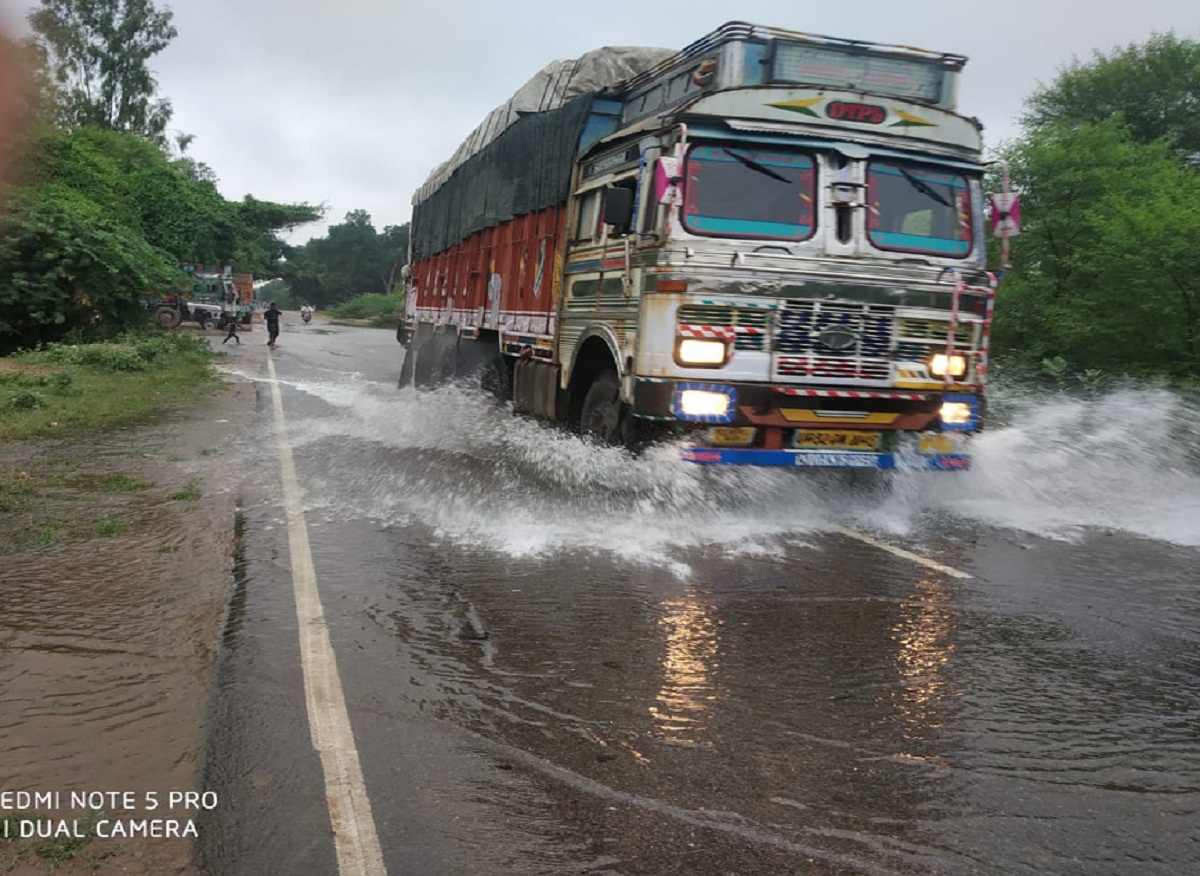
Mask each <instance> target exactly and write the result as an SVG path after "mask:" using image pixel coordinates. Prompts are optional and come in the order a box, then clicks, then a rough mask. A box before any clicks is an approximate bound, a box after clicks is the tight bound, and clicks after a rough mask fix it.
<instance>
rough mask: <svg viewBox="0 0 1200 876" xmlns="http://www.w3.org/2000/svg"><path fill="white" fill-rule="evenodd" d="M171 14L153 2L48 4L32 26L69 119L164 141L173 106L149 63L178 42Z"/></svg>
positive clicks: (53, 0) (33, 16) (61, 0)
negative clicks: (159, 94)
mask: <svg viewBox="0 0 1200 876" xmlns="http://www.w3.org/2000/svg"><path fill="white" fill-rule="evenodd" d="M172 15H173V13H172V12H171V10H170V9H158V8H157V7H156V6H155V5H154V3H153V0H41V7H40V8H39V9H37V10H36V11H34V12H32V13H30V15H29V23H30V25H31V26H32V27H33V30H34V32H35V33H36V34H37V35H38V37H39V38H40V40H41V42H42V43H43V45H44V46H45V47H46V49H47V50H48V52H49V55H50V61H51V67H52V69H53V71H54V75H55V78H56V79H57V81H58V82H59V83H60V85H61V86H62V89H63V94H62V106H61V107H60V111H61V116H62V120H63V122H64V123H66V124H67V125H68V126H72V127H73V126H76V125H94V126H97V127H100V128H106V129H109V130H113V131H126V132H130V133H134V134H140V135H142V136H145V137H150V138H153V139H154V140H156V141H158V142H162V140H163V136H164V132H165V130H166V127H167V123H168V122H169V121H170V118H171V103H170V101H168V100H165V99H160V98H156V97H155V92H156V91H157V88H158V83H157V82H156V81H155V79H154V76H153V75H152V74H151V73H150V70H149V69H148V68H147V66H146V64H147V62H148V61H149V60H150V59H151V58H152V57H154V56H155V55H156V54H158V53H159V52H161V51H162V50H163V49H165V48H166V47H167V45H169V44H170V42H171V40H172V39H174V38H175V36H176V33H177V31H176V30H175V27H174V26H173V25H172V24H171V18H172Z"/></svg>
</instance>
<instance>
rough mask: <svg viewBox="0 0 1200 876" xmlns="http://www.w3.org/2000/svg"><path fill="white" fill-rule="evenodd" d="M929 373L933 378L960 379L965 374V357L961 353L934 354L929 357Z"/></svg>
mask: <svg viewBox="0 0 1200 876" xmlns="http://www.w3.org/2000/svg"><path fill="white" fill-rule="evenodd" d="M929 373H930V374H932V375H933V376H934V377H945V376H946V375H947V374H949V375H950V376H951V377H962V376H963V375H964V374H966V373H967V357H966V356H964V355H962V354H961V353H951V354H950V355H948V356H947V355H946V354H945V353H934V354H933V355H932V356H930V357H929Z"/></svg>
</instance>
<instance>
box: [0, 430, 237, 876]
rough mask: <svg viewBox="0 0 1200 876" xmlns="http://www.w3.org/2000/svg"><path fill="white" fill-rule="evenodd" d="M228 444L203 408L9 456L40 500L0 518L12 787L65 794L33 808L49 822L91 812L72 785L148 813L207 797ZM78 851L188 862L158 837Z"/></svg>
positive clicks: (164, 863) (131, 860)
mask: <svg viewBox="0 0 1200 876" xmlns="http://www.w3.org/2000/svg"><path fill="white" fill-rule="evenodd" d="M228 434H229V428H228V425H227V423H226V421H225V420H217V421H215V422H214V421H213V418H212V414H211V413H208V415H207V416H205V418H204V419H203V420H201V421H199V422H189V421H183V422H179V423H175V424H169V425H164V426H156V427H153V428H144V429H140V430H136V431H130V432H126V433H109V434H106V435H101V436H95V437H93V438H92V439H91V440H90V441H89V442H88V443H87V444H86V446H85V447H82V448H81V446H80V445H78V444H74V443H72V442H42V443H41V444H40V445H34V446H32V448H30V447H23V448H18V449H17V451H16V452H18V453H30V452H32V455H30V456H28V457H27V458H18V457H14V456H11V455H10V456H9V457H8V458H7V459H6V460H5V462H6V463H8V464H9V465H10V466H11V465H13V464H14V463H19V468H20V469H21V470H24V471H26V473H27V474H28V480H27V483H29V484H30V485H32V490H33V491H34V492H35V493H36V494H37V496H38V498H36V499H35V500H33V501H32V502H30V503H29V504H28V505H27V506H24V507H22V506H19V505H18V506H17V507H15V508H9V509H8V510H7V511H6V513H5V515H4V519H3V520H2V521H0V524H2V528H0V533H2V535H0V538H2V539H6V540H7V539H9V538H13V539H14V541H13V542H11V543H5V544H3V545H2V546H0V547H2V549H0V596H2V598H3V611H2V612H0V691H2V692H3V693H2V696H0V788H3V789H4V790H6V791H38V792H45V793H48V794H51V795H57V796H50V797H46V798H43V799H46V800H52V801H56V802H57V805H51V804H46V805H41V806H38V807H37V811H38V815H39V817H41V818H43V819H47V821H45V822H44V823H45V824H50V823H54V824H58V823H59V822H58V821H51V820H54V819H73V818H86V817H87V816H88V815H90V814H91V813H89V812H86V811H82V812H81V811H80V810H78V809H74V808H72V807H71V806H70V803H69V800H70V795H69V792H71V791H80V792H89V793H96V792H105V793H107V792H132V793H133V794H135V795H136V796H135V799H136V801H137V806H136V808H135V809H133V810H125V809H124V808H123V807H122V806H117V807H116V808H114V807H113V806H111V805H106V807H105V808H106V811H107V812H108V815H109V816H110V817H116V818H126V817H127V818H138V819H141V818H146V817H147V813H146V811H145V810H144V809H143V805H142V804H143V802H144V796H143V794H144V793H145V792H151V791H152V792H154V793H156V794H160V795H162V798H163V799H164V800H165V799H166V795H167V794H168V793H169V792H170V791H185V790H194V789H196V788H197V787H198V783H199V778H200V775H199V773H200V769H201V766H202V761H203V756H204V720H205V700H206V697H207V694H208V692H209V690H210V688H211V684H212V678H213V670H214V667H215V663H216V656H217V652H218V641H217V638H216V637H217V635H218V634H219V631H220V627H221V622H222V619H223V617H224V614H225V611H226V604H227V600H228V593H229V541H230V538H229V534H230V531H231V529H232V505H233V503H232V501H231V497H230V496H228V495H226V496H222V495H221V494H220V486H221V484H222V481H223V480H225V478H224V477H220V476H216V475H217V474H218V473H219V472H221V471H222V470H223V461H222V460H221V459H219V458H217V457H204V456H200V451H202V450H205V449H206V448H209V447H212V446H220V445H222V444H224V443H225V442H226V439H227V437H228ZM5 474H6V475H7V474H8V472H5ZM189 488H190V489H192V490H194V491H195V493H194V495H193V494H192V493H190V492H189V493H188V496H189V498H188V499H187V500H186V501H183V500H175V499H172V498H171V496H172V495H173V494H175V493H177V492H179V491H181V490H184V489H189ZM31 526H32V527H34V528H35V529H37V530H38V531H39V532H40V535H41V537H40V539H38V540H36V541H34V542H32V543H31V542H30V540H29V539H28V538H25V537H23V535H22V534H25V535H27V534H28V532H27V531H28V530H29V529H30V527H31ZM14 536H17V537H14ZM122 799H124V798H122ZM159 814H160V815H161V813H159ZM176 817H178V816H176ZM0 852H2V854H3V862H2V863H0V866H7V867H10V868H11V869H10V870H6V872H23V871H21V870H20V866H22V864H19V863H14V861H15V860H16V857H15V856H17V855H18V854H19V852H18V851H14V848H13V846H11V845H8V844H4V848H3V849H0ZM79 854H80V858H79V861H78V862H76V863H77V864H79V865H80V866H84V867H87V866H89V864H88V862H89V861H98V860H106V859H108V858H112V857H113V856H116V860H108V862H107V863H108V866H114V867H115V866H120V867H121V868H122V872H128V873H155V874H166V873H177V872H184V870H183V869H182V868H185V867H186V866H187V861H188V857H189V854H190V852H189V844H188V843H187V842H186V841H184V840H178V839H163V840H156V841H138V840H134V841H131V842H129V843H124V844H121V843H97V842H96V841H92V842H91V843H89V844H88V845H87V846H86V847H85V848H83V849H82V850H81V851H80V852H79ZM21 860H22V861H23V866H26V867H33V866H34V863H39V862H37V859H36V858H24V859H21ZM40 863H41V864H42V865H43V866H45V865H47V862H45V861H41V862H40Z"/></svg>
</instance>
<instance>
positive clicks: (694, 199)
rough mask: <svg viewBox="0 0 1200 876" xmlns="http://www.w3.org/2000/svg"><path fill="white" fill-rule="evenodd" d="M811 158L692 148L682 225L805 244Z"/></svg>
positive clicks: (808, 224) (696, 230)
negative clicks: (796, 241)
mask: <svg viewBox="0 0 1200 876" xmlns="http://www.w3.org/2000/svg"><path fill="white" fill-rule="evenodd" d="M815 189H816V186H815V181H814V172H813V160H812V158H811V157H809V156H807V155H801V154H799V153H796V152H774V151H769V152H768V151H763V150H758V149H750V148H747V149H737V148H725V147H720V146H696V147H694V148H693V149H692V150H691V151H690V152H689V153H688V162H687V187H686V189H685V192H684V200H683V224H684V227H686V228H687V230H688V231H690V232H692V233H693V234H705V235H714V236H719V237H758V238H768V239H771V240H805V239H807V238H809V237H812V234H813V231H814V230H815V223H814V221H813V194H814V192H815Z"/></svg>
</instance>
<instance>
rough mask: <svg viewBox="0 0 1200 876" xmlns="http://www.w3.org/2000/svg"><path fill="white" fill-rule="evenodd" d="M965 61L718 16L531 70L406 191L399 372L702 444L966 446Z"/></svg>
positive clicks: (755, 460) (808, 453) (981, 267)
mask: <svg viewBox="0 0 1200 876" xmlns="http://www.w3.org/2000/svg"><path fill="white" fill-rule="evenodd" d="M965 62H966V59H965V58H963V57H962V56H959V55H953V54H945V53H939V52H932V51H926V50H922V49H914V48H910V47H901V46H887V45H881V44H874V43H865V42H862V41H852V40H842V39H836V38H831V37H823V36H814V35H810V34H801V33H795V32H791V31H786V30H781V29H778V28H768V27H758V26H754V25H750V24H744V23H740V22H732V23H729V24H726V25H724V26H722V27H721V28H719V29H717V30H716V31H714V32H713V33H711V34H708V35H707V36H705V37H703V38H701V39H700V40H698V41H696V42H695V43H693V44H691V45H690V46H688V47H687V48H685V49H683V50H682V51H681V52H678V53H675V54H670V55H667V56H666V57H664V53H661V52H655V51H652V50H651V51H643V52H641V53H638V52H634V51H631V50H624V49H601V50H598V51H597V52H593V53H590V54H589V55H586V56H584V58H582V59H579V60H578V61H575V62H565V63H560V64H553V65H551V66H550V67H547V68H546V69H545V70H543V71H542V73H540V74H538V76H537V77H535V78H534V80H532V81H531V82H530V83H529V84H528V85H527V86H526V87H525V88H524V89H522V91H521V92H518V94H517V95H516V96H514V98H513V99H512V100H510V101H509V102H508V103H507V104H505V105H504V106H502V107H500V108H499V109H498V110H496V111H495V112H494V113H493V114H492V115H491V116H489V118H488V120H486V121H485V123H484V124H483V125H481V126H480V128H479V129H477V130H476V131H475V132H474V134H472V136H471V137H470V138H468V140H467V141H466V142H465V143H464V144H463V145H462V146H461V147H460V148H459V150H458V151H457V152H456V154H455V155H454V157H453V158H452V159H451V160H450V161H448V162H447V163H446V164H444V165H442V166H441V167H439V168H438V169H437V170H436V171H435V172H434V174H433V175H432V176H431V177H430V178H429V180H428V181H427V182H426V184H425V185H424V186H423V187H422V188H421V189H420V190H419V191H418V192H417V193H416V195H415V196H414V198H413V203H414V210H413V220H412V231H411V247H412V253H411V258H410V265H411V271H410V274H409V277H408V280H407V294H406V299H405V300H406V309H405V314H404V317H403V319H402V321H401V324H400V326H399V329H398V338H399V339H400V340H401V342H402V343H404V345H405V348H406V355H405V359H404V364H403V366H402V369H401V382H402V383H404V382H407V381H408V380H410V379H413V380H415V381H416V382H417V383H418V384H428V383H434V382H437V381H439V380H444V379H446V378H449V377H451V376H454V375H456V374H462V373H464V372H475V371H479V372H481V378H480V380H481V385H482V386H483V387H484V388H485V389H487V390H489V391H490V392H492V393H494V394H495V395H496V396H497V397H498V398H501V399H509V398H511V399H512V401H513V405H514V408H515V410H517V411H518V412H521V413H526V414H529V415H531V416H534V417H538V418H543V419H546V420H552V421H559V422H565V423H568V424H570V425H572V426H574V427H576V428H578V429H579V430H580V431H582V432H583V433H584V434H588V435H591V436H594V437H595V438H597V439H599V440H602V441H605V442H609V443H631V444H636V443H639V442H641V441H643V440H646V439H647V438H648V437H652V436H653V435H655V434H662V433H664V432H666V433H669V434H685V435H686V436H687V437H688V446H687V448H686V449H685V450H684V455H685V458H687V459H689V460H691V461H693V462H697V463H709V464H749V465H787V466H811V467H823V468H881V469H889V468H895V467H908V466H912V467H918V468H924V469H937V470H951V469H963V468H967V467H968V466H969V465H970V454H969V444H968V442H969V438H970V436H971V435H972V434H973V433H975V432H978V431H979V430H980V429H981V428H982V427H983V423H984V415H985V400H984V384H985V381H986V376H987V368H988V337H989V330H990V327H991V320H992V308H993V302H994V299H995V291H996V276H995V275H994V274H992V273H989V272H988V271H987V270H986V263H985V257H986V247H985V240H986V236H985V225H986V223H985V213H984V191H983V186H982V177H983V173H984V162H983V158H982V151H981V150H982V140H981V126H980V124H979V123H978V122H977V121H976V120H975V119H973V118H968V117H965V116H962V115H959V114H958V113H957V112H956V93H957V82H958V76H959V73H960V71H961V70H962V68H963V65H964V64H965ZM632 67H636V69H631V68H632ZM1004 204H1005V205H1006V210H1005V212H1004V218H1005V219H1006V220H1010V219H1011V218H1012V216H1013V215H1015V209H1010V208H1012V206H1013V205H1012V204H1011V203H1010V201H1009V200H1006V201H1004ZM1006 228H1008V231H1009V232H1011V231H1012V230H1013V229H1012V228H1011V223H1009V224H1008V225H1006ZM463 428H464V429H466V428H470V424H469V423H468V422H466V421H464V423H463Z"/></svg>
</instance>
